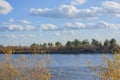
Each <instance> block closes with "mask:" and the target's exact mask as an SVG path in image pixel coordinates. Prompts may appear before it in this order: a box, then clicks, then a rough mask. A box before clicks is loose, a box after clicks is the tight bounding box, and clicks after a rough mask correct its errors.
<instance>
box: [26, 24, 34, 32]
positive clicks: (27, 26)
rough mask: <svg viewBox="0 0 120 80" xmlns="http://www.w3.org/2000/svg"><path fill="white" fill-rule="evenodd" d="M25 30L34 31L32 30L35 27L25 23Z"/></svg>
mask: <svg viewBox="0 0 120 80" xmlns="http://www.w3.org/2000/svg"><path fill="white" fill-rule="evenodd" d="M25 30H26V31H34V30H35V27H34V26H31V25H25Z"/></svg>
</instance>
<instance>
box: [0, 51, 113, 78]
mask: <svg viewBox="0 0 120 80" xmlns="http://www.w3.org/2000/svg"><path fill="white" fill-rule="evenodd" d="M47 55H48V54H47ZM104 55H105V54H99V53H96V54H78V55H74V54H51V55H49V56H50V58H51V62H49V64H48V65H47V67H48V68H49V69H50V72H51V73H52V76H53V77H52V79H51V80H94V78H95V77H96V76H95V74H94V72H93V71H90V70H89V68H88V62H89V61H90V62H92V65H93V66H98V65H99V64H103V56H104ZM41 56H44V55H37V57H41ZM106 56H107V57H109V58H111V57H112V56H113V55H112V54H106ZM17 57H19V55H18V54H14V55H13V56H12V59H14V58H17ZM26 57H27V58H29V59H30V58H32V57H33V55H31V54H26ZM2 58H3V54H1V55H0V60H1V59H2Z"/></svg>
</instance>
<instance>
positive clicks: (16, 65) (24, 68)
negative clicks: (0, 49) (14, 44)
mask: <svg viewBox="0 0 120 80" xmlns="http://www.w3.org/2000/svg"><path fill="white" fill-rule="evenodd" d="M13 51H14V50H13V49H12V48H11V47H8V48H7V49H6V50H4V53H5V55H4V57H3V59H2V60H1V61H0V80H49V79H50V78H51V74H50V72H49V69H48V68H46V64H47V63H48V61H49V59H50V58H49V56H46V55H45V56H43V57H41V58H38V55H37V54H33V57H32V58H27V57H26V56H25V55H19V57H17V58H14V59H13V58H12V56H13V55H12V53H13ZM31 66H32V67H31Z"/></svg>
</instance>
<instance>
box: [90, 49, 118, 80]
mask: <svg viewBox="0 0 120 80" xmlns="http://www.w3.org/2000/svg"><path fill="white" fill-rule="evenodd" d="M103 60H104V64H101V65H99V67H94V66H92V65H91V63H89V67H90V70H92V71H95V73H96V74H97V76H98V77H99V79H100V80H120V51H118V52H115V54H114V56H113V58H107V57H106V56H104V57H103Z"/></svg>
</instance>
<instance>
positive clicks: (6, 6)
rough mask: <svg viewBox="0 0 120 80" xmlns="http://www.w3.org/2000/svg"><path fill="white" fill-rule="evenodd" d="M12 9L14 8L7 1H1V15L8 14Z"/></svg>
mask: <svg viewBox="0 0 120 80" xmlns="http://www.w3.org/2000/svg"><path fill="white" fill-rule="evenodd" d="M12 9H13V8H12V6H11V5H10V4H9V3H8V2H7V1H5V0H0V14H8V13H9V12H11V10H12Z"/></svg>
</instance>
